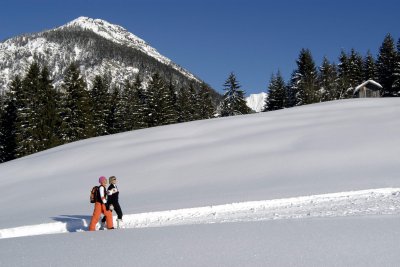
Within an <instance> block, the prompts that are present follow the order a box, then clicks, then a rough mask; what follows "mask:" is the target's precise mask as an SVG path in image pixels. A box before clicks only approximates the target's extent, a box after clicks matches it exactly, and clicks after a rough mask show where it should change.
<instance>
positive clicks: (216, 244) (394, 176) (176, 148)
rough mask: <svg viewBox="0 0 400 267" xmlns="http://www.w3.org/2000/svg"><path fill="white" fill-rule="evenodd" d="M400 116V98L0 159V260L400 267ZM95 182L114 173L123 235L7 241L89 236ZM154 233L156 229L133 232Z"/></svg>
mask: <svg viewBox="0 0 400 267" xmlns="http://www.w3.org/2000/svg"><path fill="white" fill-rule="evenodd" d="M399 116H400V99H398V98H392V99H388V98H386V99H352V100H344V101H333V102H327V103H321V104H315V105H309V106H303V107H298V108H291V109H287V110H281V111H275V112H269V113H261V114H253V115H247V116H238V117H230V118H223V119H213V120H205V121H196V122H191V123H185V124H179V125H170V126H165V127H157V128H152V129H145V130H139V131H134V132H129V133H123V134H117V135H113V136H105V137H100V138H93V139H89V140H83V141H80V142H76V143H73V144H69V145H64V146H60V147H58V148H54V149H51V150H48V151H44V152H41V153H38V154H35V155H32V156H28V157H25V158H21V159H18V160H15V161H12V162H8V163H4V164H0V179H1V181H2V188H3V191H2V198H0V206H1V207H6V212H5V213H4V216H1V217H0V233H1V237H9V238H7V239H0V265H2V266H3V265H4V266H20V265H27V264H28V263H29V265H31V266H50V265H51V266H57V265H59V266H65V265H66V264H68V265H81V266H87V265H98V264H100V265H106V264H102V261H100V260H99V259H97V258H96V256H97V255H98V253H99V251H104V247H110V249H109V250H110V251H113V252H114V251H115V253H116V254H113V255H115V256H116V258H117V260H116V261H118V262H120V263H121V264H120V265H122V266H160V265H163V266H204V265H207V266H221V265H222V266H243V265H251V266H266V265H281V266H282V265H286V266H287V265H290V266H293V265H301V266H310V265H312V266H343V265H351V266H383V265H384V266H391V265H392V266H395V265H396V264H397V263H398V260H399V259H400V256H399V255H398V253H395V252H396V251H397V252H398V251H399V248H400V246H399V245H398V242H397V240H398V238H399V235H400V234H399V230H398V229H400V228H398V223H399V219H400V216H399V215H398V213H399V209H400V208H399V204H398V203H399V202H398V201H399V200H398V198H399V195H398V192H399V187H400V179H399V178H398V177H399V175H398V174H399V171H400V164H399V163H400V162H399V159H398V155H400V146H399V145H400V139H399V138H398V137H399V134H400V121H399V120H398V118H399ZM100 175H106V176H111V175H115V176H117V178H118V181H119V188H120V190H121V195H120V197H121V200H120V201H121V205H122V209H123V211H124V213H125V214H126V215H125V221H126V225H125V226H126V227H130V229H121V230H115V231H98V232H96V233H87V232H83V233H82V232H78V233H68V234H57V235H40V236H32V237H19V238H10V237H13V235H12V234H11V236H10V235H9V236H7V234H6V233H8V234H9V233H14V236H16V234H15V233H24V234H22V235H31V234H35V233H34V232H35V231H37V229H39V234H42V233H43V232H41V231H42V230H43V229H44V226H45V227H48V228H49V229H50V228H51V227H53V226H55V227H57V225H58V226H59V227H60V228H59V229H58V230H56V231H54V232H56V233H57V232H62V231H64V230H63V229H66V231H69V232H74V231H79V230H85V229H86V228H85V221H86V222H87V220H89V219H90V215H91V213H92V208H93V207H92V204H90V203H89V191H90V189H91V187H92V186H93V185H94V184H96V182H97V178H98V177H99V176H100ZM365 190H368V191H365ZM327 194H328V195H327ZM327 196H329V197H328V198H327ZM333 196H335V197H336V198H335V197H333ZM323 199H325V200H326V199H329V201H322V200H323ZM300 200H301V201H303V202H301V201H300ZM254 201H259V202H254ZM296 201H300V203H301V205H300V206H296V205H293V203H299V202H296ZM245 202H247V203H245ZM232 203H237V204H232ZM271 203H275V206H274V205H272V204H271ZM282 203H284V205H283V204H282ZM281 204H282V205H281ZM213 208H214V210H213ZM218 208H219V209H220V210H218ZM185 209H186V210H185ZM215 209H217V210H215ZM221 209H222V210H221ZM200 211H204V213H202V212H200ZM221 211H222V212H221ZM155 212H156V213H155ZM157 212H158V213H157ZM196 212H197V213H196ZM224 212H225V213H224ZM168 214H169V215H168ZM195 214H198V215H200V217H196V216H197V215H196V216H194V215H195ZM299 214H300V215H299ZM318 214H320V216H318ZM203 215H204V216H203ZM297 215H299V216H297ZM157 216H158V217H157ZM202 216H203V217H202ZM337 216H340V217H337ZM342 216H347V217H346V218H343V217H342ZM154 218H156V219H154ZM299 218H300V219H299ZM152 219H153V222H155V223H154V224H153V225H152V224H151V223H152ZM277 219H280V220H277ZM174 220H175V221H174ZM177 221H178V223H176V222H177ZM254 221H259V222H254ZM223 222H230V223H223ZM232 222H235V223H232ZM210 223H211V224H210ZM40 224H43V225H44V226H43V225H41V226H40ZM182 224H198V225H190V226H183V225H182ZM38 225H39V226H38ZM166 225H179V226H174V227H165V226H166ZM148 226H158V227H152V228H145V229H138V227H148ZM18 227H22V228H18ZM35 227H36V228H35ZM10 229H11V230H10ZM22 229H25V230H24V231H25V232H23V230H22ZM34 229H36V230H34ZM60 229H61V230H60ZM105 240H106V241H105ZM93 243H94V244H97V245H93ZM105 243H107V244H106V245H105ZM91 244H92V245H91ZM10 251H15V254H13V255H15V256H10V255H11V254H10ZM101 253H103V252H101ZM104 253H107V249H106V250H105V252H104Z"/></svg>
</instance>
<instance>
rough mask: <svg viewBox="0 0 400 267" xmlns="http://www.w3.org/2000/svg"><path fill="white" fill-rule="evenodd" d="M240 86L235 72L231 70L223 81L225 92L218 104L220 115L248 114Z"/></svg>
mask: <svg viewBox="0 0 400 267" xmlns="http://www.w3.org/2000/svg"><path fill="white" fill-rule="evenodd" d="M240 87H241V86H240V85H239V82H238V81H237V80H236V76H235V74H234V73H233V72H232V73H230V74H229V77H228V79H227V80H226V81H225V83H224V91H225V94H224V96H223V99H222V101H221V105H220V110H221V116H222V117H226V116H234V115H241V114H249V113H250V112H251V111H250V108H249V107H247V105H246V101H245V99H244V95H245V93H244V91H243V90H241V89H240Z"/></svg>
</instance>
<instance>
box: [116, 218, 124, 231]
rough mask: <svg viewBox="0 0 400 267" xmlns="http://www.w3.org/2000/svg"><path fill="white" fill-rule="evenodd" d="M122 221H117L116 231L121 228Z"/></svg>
mask: <svg viewBox="0 0 400 267" xmlns="http://www.w3.org/2000/svg"><path fill="white" fill-rule="evenodd" d="M122 223H123V221H122V219H117V229H120V228H121V227H122Z"/></svg>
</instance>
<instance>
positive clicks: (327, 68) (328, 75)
mask: <svg viewBox="0 0 400 267" xmlns="http://www.w3.org/2000/svg"><path fill="white" fill-rule="evenodd" d="M337 79H338V77H337V70H336V66H335V64H331V63H330V62H329V60H328V59H327V58H326V57H324V59H323V60H322V66H321V67H320V70H319V75H318V84H319V88H320V89H319V91H320V93H319V94H320V96H321V99H320V101H330V100H335V99H337V96H338V84H337Z"/></svg>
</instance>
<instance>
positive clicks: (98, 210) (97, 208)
mask: <svg viewBox="0 0 400 267" xmlns="http://www.w3.org/2000/svg"><path fill="white" fill-rule="evenodd" d="M102 213H103V214H104V215H105V216H106V220H107V221H106V222H107V228H108V229H110V228H112V227H113V216H112V213H111V211H110V210H107V209H106V205H104V204H103V203H99V202H96V203H94V211H93V216H92V220H91V221H90V225H89V231H95V230H96V224H97V222H98V221H99V219H100V216H101V214H102Z"/></svg>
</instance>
